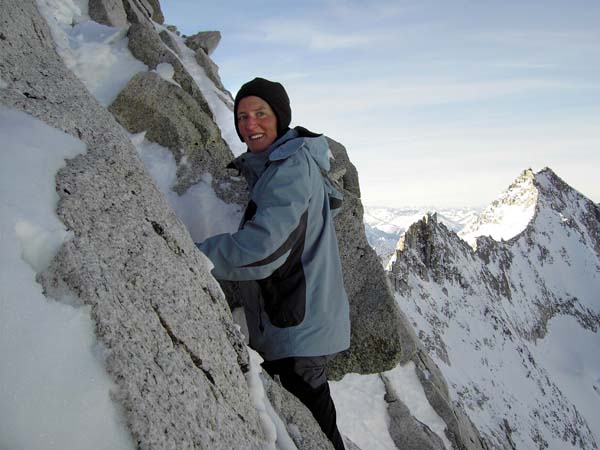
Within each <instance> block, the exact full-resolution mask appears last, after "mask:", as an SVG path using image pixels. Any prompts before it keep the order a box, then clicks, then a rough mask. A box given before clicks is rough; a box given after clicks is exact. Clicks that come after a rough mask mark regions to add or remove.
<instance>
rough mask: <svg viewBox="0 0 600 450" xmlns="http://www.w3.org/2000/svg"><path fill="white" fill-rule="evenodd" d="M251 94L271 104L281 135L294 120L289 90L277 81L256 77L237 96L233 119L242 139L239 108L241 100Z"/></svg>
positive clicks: (278, 131) (278, 135) (278, 133)
mask: <svg viewBox="0 0 600 450" xmlns="http://www.w3.org/2000/svg"><path fill="white" fill-rule="evenodd" d="M250 96H255V97H260V98H262V99H263V100H264V101H265V102H267V103H268V104H269V106H270V107H271V109H272V110H273V112H274V113H275V116H276V117H277V137H281V136H282V135H283V134H284V133H285V132H286V130H287V129H288V127H289V126H290V122H291V121H292V109H291V108H290V99H289V97H288V95H287V92H285V89H284V87H283V86H282V85H281V84H280V83H277V82H276V81H269V80H265V79H264V78H255V79H254V80H252V81H248V82H247V83H246V84H244V85H243V86H242V87H241V88H240V90H239V91H238V93H237V95H236V96H235V103H234V105H233V121H234V124H235V131H236V132H237V134H238V136H239V137H240V140H241V141H242V142H244V139H242V135H241V134H240V132H239V130H238V118H237V110H238V106H239V104H240V100H242V99H243V98H244V97H250Z"/></svg>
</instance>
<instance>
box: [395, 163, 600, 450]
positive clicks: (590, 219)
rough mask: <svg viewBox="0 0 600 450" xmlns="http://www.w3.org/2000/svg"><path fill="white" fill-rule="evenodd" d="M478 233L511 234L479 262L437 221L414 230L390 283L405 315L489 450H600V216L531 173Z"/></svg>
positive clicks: (554, 182) (491, 243)
mask: <svg viewBox="0 0 600 450" xmlns="http://www.w3.org/2000/svg"><path fill="white" fill-rule="evenodd" d="M532 199H533V200H534V203H533V204H532V203H531V201H532ZM532 211H533V213H532ZM515 212H518V213H517V214H515ZM515 219H517V220H515ZM478 223H479V224H480V229H485V228H486V227H488V228H487V229H488V230H489V229H490V228H489V226H490V225H493V228H494V229H495V230H509V231H510V233H511V234H510V236H509V235H507V234H504V236H505V237H506V238H507V239H508V240H501V241H496V240H494V239H492V238H491V237H486V236H480V237H478V238H477V250H476V251H475V250H473V248H471V246H469V245H468V244H467V243H466V242H465V241H463V240H462V239H460V238H459V237H458V236H457V235H456V234H455V233H453V232H451V231H450V230H448V229H447V228H446V227H445V226H444V225H443V224H441V223H439V222H438V221H437V219H436V217H435V216H429V217H427V218H426V219H425V220H423V221H421V222H419V223H416V224H414V225H413V226H411V228H410V229H409V230H408V231H407V232H406V234H405V236H404V239H403V241H402V245H401V246H399V250H398V252H397V254H396V261H395V262H394V264H393V266H392V270H391V273H390V277H391V280H392V283H393V284H394V286H395V289H396V291H397V294H396V296H397V300H398V302H399V304H400V305H401V307H402V309H403V310H404V311H405V312H406V313H407V315H408V316H409V317H410V319H411V321H412V322H413V324H414V325H415V327H416V329H417V330H418V333H419V337H420V338H421V341H422V342H423V343H424V345H425V346H426V347H427V349H428V351H429V353H430V355H431V356H432V358H433V359H434V360H435V362H436V363H437V364H438V365H439V367H440V369H441V371H442V373H443V374H444V377H445V378H446V380H447V381H448V386H449V388H450V398H451V399H452V401H453V402H455V403H456V404H458V405H459V406H460V407H462V409H463V410H464V411H466V413H467V414H468V415H469V416H470V418H471V420H472V421H473V422H474V424H475V425H476V426H477V428H478V429H479V431H480V432H481V434H482V436H483V437H484V439H485V443H486V445H487V446H488V447H490V448H540V449H541V448H545V447H549V448H581V449H593V448H596V446H597V442H598V440H599V436H598V432H597V430H599V429H600V422H598V415H597V413H596V412H597V410H598V407H600V399H599V398H598V395H597V392H596V391H595V388H594V385H595V382H594V381H593V380H595V379H597V374H598V373H600V361H598V359H597V358H595V357H593V356H592V354H594V353H595V352H594V351H591V350H588V349H591V348H594V347H597V346H598V345H600V335H599V331H600V306H599V305H598V302H597V299H598V294H597V293H598V292H599V290H600V281H599V279H598V276H597V274H598V271H599V270H600V251H599V250H600V245H599V244H600V210H599V209H598V206H597V205H596V204H594V203H593V202H592V201H590V200H589V199H587V198H585V197H584V196H583V195H582V194H580V193H579V192H577V191H575V190H574V189H572V188H571V187H569V186H568V185H567V184H566V183H565V182H564V181H563V180H561V179H560V178H559V177H558V176H557V175H556V174H555V173H554V172H552V171H551V170H550V169H544V170H542V171H541V172H539V173H536V174H533V173H532V172H531V171H525V172H524V173H523V174H522V175H521V176H520V177H519V178H518V179H517V180H516V181H515V183H513V184H512V185H511V186H510V188H509V189H508V190H507V191H505V192H504V193H503V194H502V195H501V196H500V198H499V200H497V201H496V202H494V203H492V205H490V207H488V208H486V210H485V211H484V214H483V215H482V217H481V218H480V220H479V221H478ZM515 224H517V225H519V226H518V227H515ZM523 224H525V225H523ZM515 233H516V234H515ZM475 234H477V231H476V230H475ZM500 237H501V236H500ZM567 336H568V337H567ZM559 361H560V362H559ZM432 404H433V403H432ZM440 415H442V414H440Z"/></svg>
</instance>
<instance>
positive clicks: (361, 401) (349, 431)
mask: <svg viewBox="0 0 600 450" xmlns="http://www.w3.org/2000/svg"><path fill="white" fill-rule="evenodd" d="M329 386H330V389H331V397H332V398H333V401H334V403H335V407H336V411H337V421H338V428H339V430H340V433H341V434H343V435H345V436H348V437H349V438H350V439H351V440H352V441H353V442H354V443H355V444H356V445H358V446H359V447H360V448H363V449H369V450H396V445H395V444H394V441H393V440H392V437H391V436H390V432H389V428H388V427H389V423H390V419H389V416H388V413H387V403H386V402H385V400H384V396H385V386H384V384H383V381H382V380H381V378H380V377H379V375H378V374H373V375H359V374H355V373H349V374H346V375H345V376H344V378H342V379H341V380H340V381H330V382H329Z"/></svg>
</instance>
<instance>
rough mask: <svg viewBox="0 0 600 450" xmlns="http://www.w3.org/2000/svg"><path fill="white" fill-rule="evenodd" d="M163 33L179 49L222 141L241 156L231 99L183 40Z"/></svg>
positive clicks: (243, 148) (171, 33) (243, 145)
mask: <svg viewBox="0 0 600 450" xmlns="http://www.w3.org/2000/svg"><path fill="white" fill-rule="evenodd" d="M163 31H165V32H167V33H169V35H170V36H171V38H172V40H173V41H174V42H175V43H176V44H177V46H178V47H179V50H180V53H181V58H180V59H181V62H182V63H183V65H184V67H185V68H186V70H187V71H188V72H189V74H190V75H191V76H192V78H193V79H194V81H195V82H196V84H197V85H198V87H199V88H200V90H201V91H202V94H203V95H204V98H206V101H207V102H208V105H209V106H210V109H211V111H212V113H213V116H214V118H215V122H216V123H217V125H218V126H219V128H220V130H221V134H222V136H223V139H224V140H225V142H227V145H229V148H230V149H231V151H232V152H233V154H234V155H236V156H237V155H241V154H242V153H244V152H245V151H246V145H245V144H244V143H242V142H241V141H240V138H239V136H238V135H237V132H236V131H235V127H234V122H233V102H232V100H231V98H229V97H228V96H227V95H226V94H225V93H224V92H223V91H221V90H220V89H219V88H218V87H217V86H216V85H215V83H214V82H213V81H212V80H211V79H210V78H208V76H207V75H206V72H205V71H204V69H203V68H202V67H200V65H199V64H198V62H197V61H196V56H195V53H194V50H192V49H191V48H189V47H188V46H187V45H186V44H185V41H184V40H183V38H181V37H180V36H178V35H177V34H176V33H173V32H171V31H169V30H167V29H166V28H164V29H163Z"/></svg>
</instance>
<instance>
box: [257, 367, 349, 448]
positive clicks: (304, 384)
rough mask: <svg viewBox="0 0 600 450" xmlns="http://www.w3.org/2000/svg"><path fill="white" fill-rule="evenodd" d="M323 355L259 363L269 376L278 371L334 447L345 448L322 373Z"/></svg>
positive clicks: (276, 373) (285, 386)
mask: <svg viewBox="0 0 600 450" xmlns="http://www.w3.org/2000/svg"><path fill="white" fill-rule="evenodd" d="M327 359H328V357H326V356H311V357H294V358H283V359H277V360H274V361H265V362H263V363H262V367H263V368H264V369H265V370H266V371H267V373H268V374H269V375H271V376H272V377H275V375H279V379H280V380H281V384H282V385H283V387H284V388H286V389H287V390H288V391H289V392H291V393H292V394H294V395H295V396H296V397H297V398H298V400H300V401H301V402H302V403H303V404H304V405H305V406H306V407H307V408H308V409H309V410H310V412H311V413H312V414H313V416H314V418H315V419H316V421H317V423H318V424H319V426H320V427H321V430H323V433H325V435H326V436H327V437H328V438H329V440H330V441H331V442H332V443H333V447H334V448H335V450H345V447H344V441H342V436H341V435H340V432H339V430H338V428H337V424H336V412H335V406H334V404H333V400H332V399H331V393H330V391H329V384H328V383H327V378H326V376H325V364H326V363H327Z"/></svg>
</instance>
